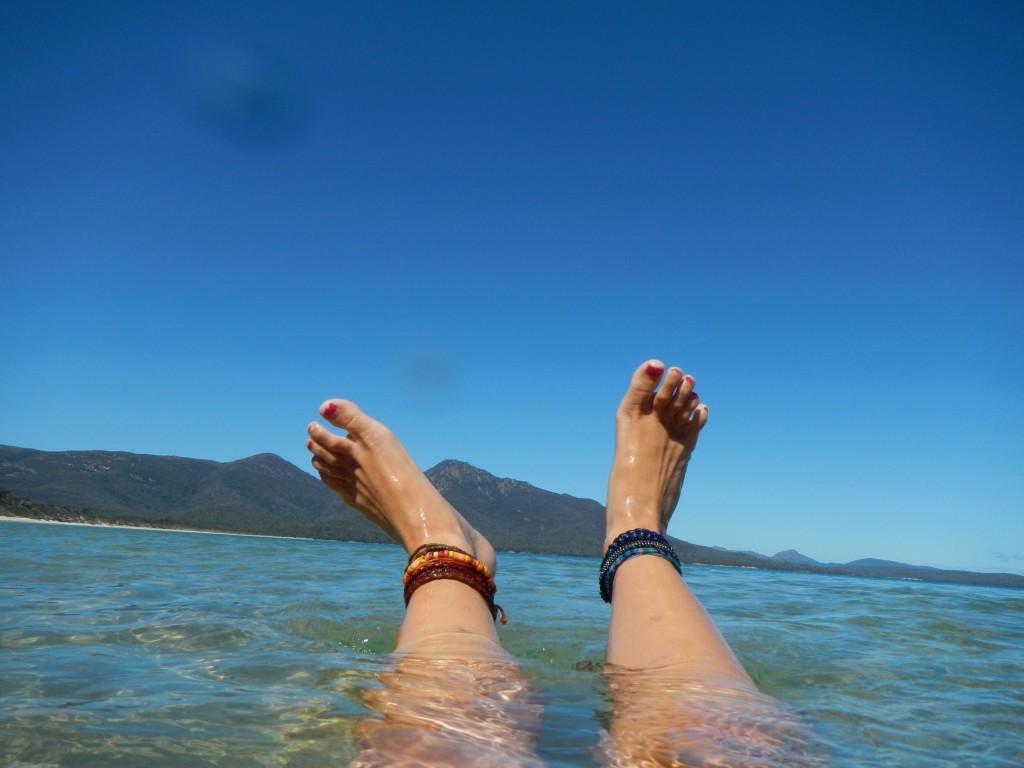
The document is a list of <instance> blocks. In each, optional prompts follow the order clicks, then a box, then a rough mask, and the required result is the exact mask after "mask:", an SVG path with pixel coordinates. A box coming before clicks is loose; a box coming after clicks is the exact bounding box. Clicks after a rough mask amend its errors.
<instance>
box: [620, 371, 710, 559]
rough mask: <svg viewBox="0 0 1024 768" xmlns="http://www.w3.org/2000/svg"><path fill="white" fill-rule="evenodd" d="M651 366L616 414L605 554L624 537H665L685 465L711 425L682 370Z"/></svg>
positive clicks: (636, 379)
mask: <svg viewBox="0 0 1024 768" xmlns="http://www.w3.org/2000/svg"><path fill="white" fill-rule="evenodd" d="M664 370H665V364H664V363H662V362H661V361H659V360H648V361H647V362H646V363H644V364H643V365H641V366H640V367H639V368H638V369H637V370H636V372H635V373H634V374H633V379H632V381H631V382H630V385H629V389H628V390H627V391H626V395H625V397H623V398H622V402H621V403H620V404H619V410H618V411H617V412H616V414H615V459H614V461H613V462H612V471H611V475H610V476H609V478H608V513H607V528H606V533H605V542H604V545H605V548H606V549H607V547H608V545H609V544H611V542H612V540H613V539H614V538H615V537H616V536H618V535H619V534H620V533H622V532H623V531H628V530H629V529H631V528H648V529H650V530H654V531H658V532H660V533H662V534H664V533H665V529H666V528H667V527H668V521H669V518H671V517H672V512H673V511H675V508H676V504H677V503H678V501H679V491H680V490H681V489H682V486H683V477H684V476H685V474H686V465H687V463H688V462H689V460H690V454H691V453H692V452H693V449H694V447H695V446H696V445H697V437H698V435H699V434H700V431H701V429H702V428H703V427H704V424H705V423H706V422H707V420H708V407H707V406H706V405H701V403H700V398H699V397H697V393H696V392H694V391H693V385H694V379H693V377H692V376H688V375H685V376H684V375H683V372H682V370H681V369H679V368H669V369H668V373H667V374H666V375H665V381H664V382H663V383H662V385H661V387H660V388H659V387H658V382H659V381H660V380H661V375H662V373H663V372H664Z"/></svg>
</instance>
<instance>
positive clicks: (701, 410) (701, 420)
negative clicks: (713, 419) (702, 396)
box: [692, 403, 708, 430]
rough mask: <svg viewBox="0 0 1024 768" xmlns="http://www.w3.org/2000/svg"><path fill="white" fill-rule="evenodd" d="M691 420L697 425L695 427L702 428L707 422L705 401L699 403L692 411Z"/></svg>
mask: <svg viewBox="0 0 1024 768" xmlns="http://www.w3.org/2000/svg"><path fill="white" fill-rule="evenodd" d="M692 422H693V423H694V424H696V425H697V429H698V430H701V429H704V425H705V424H707V423H708V406H707V403H701V404H700V405H698V406H697V410H695V411H694V412H693V419H692Z"/></svg>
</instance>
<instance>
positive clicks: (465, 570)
mask: <svg viewBox="0 0 1024 768" xmlns="http://www.w3.org/2000/svg"><path fill="white" fill-rule="evenodd" d="M436 579H454V580H455V581H461V582H462V583H463V584H465V585H467V586H469V587H472V588H473V589H475V590H476V591H477V592H479V593H480V596H481V597H482V598H483V599H484V602H485V603H487V608H488V610H489V611H490V612H491V616H492V617H493V618H494V619H495V620H497V618H498V614H499V613H500V614H501V623H502V624H505V623H507V622H508V617H507V616H506V615H505V611H504V610H503V609H502V607H501V606H500V605H498V604H497V603H495V602H494V594H495V592H497V591H498V587H497V585H495V583H494V577H493V576H491V572H490V570H489V569H488V568H487V566H486V565H484V564H483V563H481V562H480V561H479V560H477V559H476V558H475V557H473V556H472V555H471V554H469V552H466V551H465V550H463V549H459V548H458V547H453V546H449V545H447V544H424V545H423V546H422V547H419V548H418V549H417V550H416V551H415V552H413V553H412V554H411V555H409V564H408V565H407V566H406V568H405V573H404V574H402V583H403V584H404V585H405V589H404V593H405V594H404V596H405V604H406V605H409V600H410V599H412V595H413V592H415V591H416V590H417V589H419V588H420V587H422V586H423V585H424V584H426V583H428V582H431V581H434V580H436Z"/></svg>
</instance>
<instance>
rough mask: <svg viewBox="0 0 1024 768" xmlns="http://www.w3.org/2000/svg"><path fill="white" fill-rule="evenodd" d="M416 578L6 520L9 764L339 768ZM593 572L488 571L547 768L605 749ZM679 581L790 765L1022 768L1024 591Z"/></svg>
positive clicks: (388, 665) (608, 724) (381, 550)
mask: <svg viewBox="0 0 1024 768" xmlns="http://www.w3.org/2000/svg"><path fill="white" fill-rule="evenodd" d="M403 565H404V557H403V555H402V553H401V552H400V551H399V550H398V549H397V548H394V547H386V546H380V545H371V544H349V543H340V542H317V541H298V540H285V539H266V538H253V537H238V536H213V535H205V534H188V533H172V532H163V531H144V530H120V529H101V528H88V527H76V526H62V525H34V524H27V523H11V522H2V523H0V765H4V766H32V765H35V766H56V765H61V766H64V765H66V766H129V765H145V766H147V767H149V766H152V767H153V768H156V767H157V766H207V765H209V766H214V765H216V766H291V765H295V766H326V765H344V764H345V763H346V762H348V761H349V760H350V759H352V758H353V757H354V756H355V755H356V754H357V751H358V747H357V739H356V734H358V735H360V738H363V739H365V738H367V737H366V734H367V733H369V734H370V735H371V736H370V738H372V734H373V733H374V732H373V731H372V729H369V730H368V727H369V726H372V725H374V724H375V723H378V722H379V721H380V715H379V712H380V711H381V710H382V708H383V707H385V706H391V705H394V706H399V707H400V706H402V704H401V702H399V703H398V704H397V705H395V703H394V700H392V699H388V696H393V695H396V694H395V692H396V691H397V690H399V689H400V688H401V685H402V679H403V678H399V679H398V682H397V684H396V680H395V676H394V675H391V674H390V670H391V669H392V662H391V660H390V659H389V658H388V656H387V654H388V653H389V651H390V650H391V647H392V642H393V638H394V635H395V630H396V627H397V626H398V623H399V621H400V619H401V615H402V602H401V590H400V587H399V584H398V579H399V575H400V573H401V569H402V567H403ZM596 566H597V563H596V561H595V560H588V559H583V558H569V557H554V556H547V555H527V554H502V555H501V556H500V559H499V568H500V573H499V588H500V590H501V591H500V594H499V597H500V602H501V603H502V605H503V606H504V607H505V609H506V610H507V611H508V613H509V617H510V618H509V624H508V625H507V626H506V627H503V628H502V629H501V635H502V638H503V640H504V642H505V645H506V647H507V648H508V649H509V650H510V651H511V652H512V653H514V654H515V655H516V656H518V657H519V658H520V659H521V660H522V666H521V670H520V673H519V674H520V676H521V679H522V682H523V686H522V689H520V688H517V689H516V691H520V690H524V691H525V690H528V694H526V693H524V694H522V696H524V697H525V698H524V699H523V701H524V702H525V703H524V704H523V708H522V712H525V713H527V714H526V716H525V717H526V719H527V720H529V718H530V717H531V716H535V723H534V726H533V731H532V739H533V743H532V746H531V749H533V750H535V752H536V755H537V756H538V758H539V761H540V762H542V763H543V764H547V765H565V766H568V765H594V764H596V763H597V762H599V761H600V760H601V759H602V758H601V754H602V752H601V748H600V745H601V744H603V743H606V741H607V731H608V729H609V728H611V729H614V728H615V725H614V715H613V706H612V703H611V702H612V699H613V696H612V695H611V694H610V693H609V686H610V685H612V686H613V687H614V686H615V685H617V684H616V683H615V681H614V680H613V681H611V682H610V681H609V680H608V678H606V677H605V675H603V674H602V673H601V671H600V665H601V661H602V656H603V651H604V643H605V632H606V630H607V608H606V606H605V605H604V604H603V603H601V601H600V599H599V598H597V596H596V585H595V579H594V573H595V569H596ZM686 575H687V580H688V581H689V583H690V584H691V586H692V587H693V589H694V590H695V592H696V593H697V594H698V596H699V597H700V598H701V600H702V601H703V602H704V604H705V606H706V607H707V608H708V610H709V612H710V613H711V615H712V616H713V617H714V619H715V620H716V622H717V623H718V625H719V627H720V628H721V630H722V632H723V633H724V634H725V636H726V637H727V638H728V640H729V642H730V644H731V645H732V647H733V649H734V650H735V651H736V652H737V654H738V655H739V656H740V658H741V659H742V661H743V662H744V664H745V665H746V666H747V668H748V670H749V671H750V672H751V674H752V675H753V677H754V678H755V679H756V681H757V682H758V684H759V685H760V686H761V688H762V690H763V691H765V692H766V693H768V694H771V695H772V696H774V697H776V698H777V699H778V700H780V701H781V702H783V704H784V706H785V708H786V710H787V711H788V713H789V714H788V715H785V716H783V715H779V716H778V721H775V720H772V721H771V722H768V723H767V725H766V728H767V730H768V731H769V732H770V731H771V730H772V729H774V728H775V727H776V726H779V727H780V729H781V730H787V732H789V733H796V734H798V736H792V737H787V738H789V739H790V743H788V744H787V745H786V749H788V750H790V751H791V754H792V755H793V756H794V757H793V760H791V761H788V762H791V763H797V762H800V760H801V759H806V760H807V761H809V762H813V761H814V759H815V758H814V756H815V755H825V756H826V757H827V759H828V761H829V762H830V763H831V764H833V765H847V766H867V765H898V766H946V765H949V766H969V765H977V766H1004V765H1024V593H1021V592H1019V591H1012V590H1003V589H995V588H981V587H962V586H946V585H933V584H925V583H920V582H907V581H883V580H873V579H853V578H842V577H823V576H814V575H802V574H790V573H771V572H763V571H753V570H742V569H732V568H711V567H688V568H687V569H686ZM404 674H406V677H405V678H404V679H405V680H406V681H409V680H412V681H415V680H416V679H417V678H416V675H417V674H419V672H417V670H408V671H406V672H405V673H404ZM495 674H497V673H495ZM424 680H429V675H427V676H426V677H425V678H424ZM488 684H489V683H488ZM413 687H416V688H417V689H418V690H420V691H421V693H422V691H423V690H428V691H429V682H428V683H427V684H426V685H425V687H424V686H415V685H414V686H413ZM519 695H520V693H518V692H513V693H512V694H510V695H508V696H505V695H504V694H502V696H501V697H499V698H501V699H502V700H503V701H506V702H507V701H513V702H515V701H516V696H519ZM382 701H385V702H389V701H390V702H391V704H387V703H385V704H381V702H382ZM422 705H423V701H422V699H421V700H420V701H419V706H422ZM452 706H458V702H455V703H454V704H452ZM530 713H532V715H531V714H530ZM662 714H664V713H662ZM491 719H494V718H493V717H492V718H491ZM800 724H803V725H804V726H807V728H808V730H807V731H801V730H800ZM620 728H621V726H620ZM501 738H505V737H496V741H495V743H497V744H502V743H503V742H502V741H501ZM794 739H797V740H798V742H797V741H794ZM508 749H510V750H511V749H512V746H509V747H508ZM692 759H693V762H694V764H708V765H712V764H714V765H717V764H738V763H739V762H742V761H727V762H715V761H714V759H713V758H711V757H708V756H707V755H706V754H705V756H704V758H699V757H694V758H692ZM702 760H703V762H702ZM764 762H766V763H767V762H770V761H768V760H767V759H765V761H764ZM748 764H759V761H758V759H757V758H756V756H755V757H753V758H751V762H749V763H748Z"/></svg>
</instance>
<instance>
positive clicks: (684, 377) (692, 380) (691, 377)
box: [683, 374, 695, 384]
mask: <svg viewBox="0 0 1024 768" xmlns="http://www.w3.org/2000/svg"><path fill="white" fill-rule="evenodd" d="M683 379H685V380H686V381H688V382H690V383H691V384H693V383H694V381H695V379H694V378H693V376H691V375H690V374H686V375H685V376H683Z"/></svg>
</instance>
